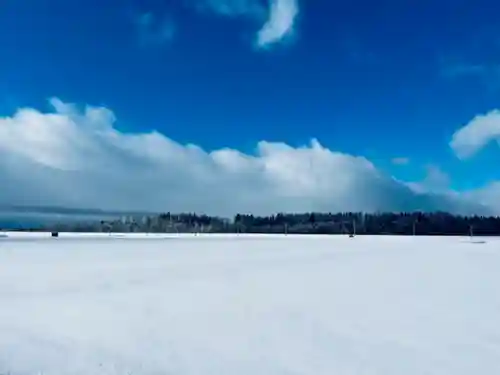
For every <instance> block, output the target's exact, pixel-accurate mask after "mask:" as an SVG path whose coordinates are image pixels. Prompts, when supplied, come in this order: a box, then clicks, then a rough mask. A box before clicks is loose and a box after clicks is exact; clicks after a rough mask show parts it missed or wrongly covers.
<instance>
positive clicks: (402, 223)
mask: <svg viewBox="0 0 500 375" xmlns="http://www.w3.org/2000/svg"><path fill="white" fill-rule="evenodd" d="M21 229H22V228H21ZM36 230H50V231H60V232H63V231H70V232H109V233H112V232H115V233H129V232H131V233H133V232H136V233H288V234H349V235H364V234H366V235H417V236H418V235H427V236H428V235H459V236H463V235H475V236H497V235H500V217H493V216H490V217H486V216H459V215H452V214H449V213H445V212H433V213H424V212H402V213H360V212H343V213H317V212H310V213H278V214H276V215H270V216H256V215H251V214H237V215H235V216H234V217H233V218H232V219H226V218H221V217H216V216H208V215H198V214H194V213H182V214H171V213H169V212H168V213H163V214H159V215H150V216H148V215H142V216H124V217H121V218H117V219H110V220H101V221H89V222H67V223H58V224H51V225H50V226H41V227H40V228H37V229H36Z"/></svg>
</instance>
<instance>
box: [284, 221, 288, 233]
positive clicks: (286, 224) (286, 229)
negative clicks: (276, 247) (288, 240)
mask: <svg viewBox="0 0 500 375" xmlns="http://www.w3.org/2000/svg"><path fill="white" fill-rule="evenodd" d="M287 235H288V223H285V236H287Z"/></svg>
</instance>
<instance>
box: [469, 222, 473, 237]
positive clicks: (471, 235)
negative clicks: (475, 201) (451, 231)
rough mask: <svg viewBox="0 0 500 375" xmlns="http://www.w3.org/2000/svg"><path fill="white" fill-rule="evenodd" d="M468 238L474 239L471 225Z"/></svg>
mask: <svg viewBox="0 0 500 375" xmlns="http://www.w3.org/2000/svg"><path fill="white" fill-rule="evenodd" d="M469 236H470V239H471V240H472V239H473V238H474V226H473V225H469Z"/></svg>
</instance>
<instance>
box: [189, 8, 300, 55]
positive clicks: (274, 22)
mask: <svg viewBox="0 0 500 375" xmlns="http://www.w3.org/2000/svg"><path fill="white" fill-rule="evenodd" d="M187 1H188V3H190V4H194V5H195V6H196V8H197V9H199V10H207V9H208V10H210V11H212V12H214V13H217V14H219V15H221V16H226V17H245V18H250V19H254V20H259V21H260V20H262V22H264V24H263V26H262V27H261V29H260V30H259V31H258V33H257V38H256V44H257V46H258V47H260V48H267V47H269V46H271V45H274V44H276V43H279V42H281V41H283V40H285V39H286V38H287V37H288V36H290V35H291V34H292V33H293V30H294V24H295V20H296V18H297V16H298V14H299V6H298V0H267V3H268V4H267V7H266V6H264V5H263V2H262V1H261V0H187Z"/></svg>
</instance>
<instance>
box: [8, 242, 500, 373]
mask: <svg viewBox="0 0 500 375" xmlns="http://www.w3.org/2000/svg"><path fill="white" fill-rule="evenodd" d="M162 237H163V238H162ZM0 374H2V375H3V374H11V375H27V374H44V375H51V374H58V375H59V374H60V375H72V374H75V375H76V374H88V375H100V374H120V375H127V374H134V375H135V374H144V375H153V374H154V375H160V374H165V375H170V374H171V375H177V374H178V375H184V374H186V375H188V374H189V375H194V374H196V375H209V374H213V375H225V374H231V375H247V374H248V375H257V374H258V375H267V374H269V375H270V374H273V375H287V374H290V375H299V374H311V375H345V374H349V375H354V374H356V375H368V374H370V375H371V374H380V375H403V374H404V375H423V374H436V375H447V374H450V375H462V374H466V375H471V374H500V239H487V240H486V243H482V244H480V243H471V241H470V239H468V238H424V237H420V238H418V237H417V238H413V237H356V238H352V239H350V238H348V237H345V236H332V237H327V236H325V237H321V236H311V237H295V236H287V237H285V236H240V237H236V236H197V237H194V236H192V235H190V236H179V237H177V236H166V237H165V236H152V235H150V236H145V235H136V236H135V237H130V236H122V237H120V236H114V237H110V236H107V235H100V236H99V235H97V236H96V235H87V236H75V235H70V234H63V235H62V236H61V237H60V238H57V239H51V238H49V236H48V235H47V234H44V235H39V234H37V235H25V234H9V237H7V238H0Z"/></svg>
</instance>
